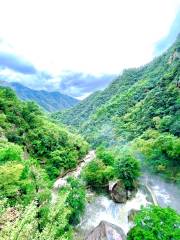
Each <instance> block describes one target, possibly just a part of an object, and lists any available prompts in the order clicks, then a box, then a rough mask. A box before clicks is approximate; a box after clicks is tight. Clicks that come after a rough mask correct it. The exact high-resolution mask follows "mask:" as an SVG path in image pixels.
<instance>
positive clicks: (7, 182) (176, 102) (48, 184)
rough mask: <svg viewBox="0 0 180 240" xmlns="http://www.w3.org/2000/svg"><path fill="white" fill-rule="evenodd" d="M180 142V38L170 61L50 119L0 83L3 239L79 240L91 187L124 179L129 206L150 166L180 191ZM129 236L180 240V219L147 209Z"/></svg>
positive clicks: (127, 73)
mask: <svg viewBox="0 0 180 240" xmlns="http://www.w3.org/2000/svg"><path fill="white" fill-rule="evenodd" d="M179 137H180V35H179V36H178V38H177V40H176V42H175V43H174V44H173V45H172V46H171V47H170V48H169V49H168V50H167V51H166V52H165V53H163V54H162V55H161V56H159V57H157V58H155V59H154V60H153V61H152V62H150V63H148V64H146V65H144V66H142V67H139V68H135V69H126V70H124V71H123V73H122V74H121V75H120V76H119V77H118V78H117V79H115V80H114V81H113V82H112V83H111V84H110V85H109V86H108V87H107V88H106V89H105V90H103V91H97V92H95V93H93V94H92V95H90V96H89V97H87V98H86V99H85V100H83V101H81V102H80V103H78V104H77V105H76V106H74V107H72V108H70V109H68V110H64V111H61V112H55V113H52V114H50V113H49V114H48V113H47V112H43V111H42V110H41V109H40V108H39V106H38V105H37V104H36V103H35V102H31V101H27V102H24V101H21V100H20V99H19V98H18V97H17V96H16V94H15V92H14V91H13V90H12V89H10V88H8V87H0V240H1V239H2V240H53V239H60V240H71V239H76V238H75V234H76V226H77V225H78V224H79V223H80V222H81V218H82V216H83V214H84V212H85V208H86V206H87V203H88V201H90V200H89V198H88V194H87V192H88V191H89V189H90V190H91V191H93V192H96V194H99V192H106V191H107V187H108V185H109V182H111V181H118V184H119V185H117V186H118V187H119V188H121V189H123V190H124V192H125V194H126V196H125V197H126V198H127V199H125V200H129V199H131V198H132V197H133V196H134V195H133V194H136V192H137V190H138V187H139V178H140V176H141V175H142V174H143V172H144V171H145V169H146V171H149V172H151V173H154V174H158V175H159V176H160V177H162V179H165V180H168V181H169V182H172V183H174V184H176V186H180V138H179ZM90 150H95V151H96V157H95V158H94V159H93V160H92V161H90V162H88V164H87V165H86V166H85V167H84V168H83V170H82V172H81V173H80V176H79V177H78V178H77V177H69V178H67V182H66V184H65V185H63V187H61V188H59V189H58V193H57V198H56V200H55V201H54V202H53V201H52V189H53V184H54V182H55V181H56V179H58V178H61V177H63V176H66V174H67V173H69V172H71V171H73V170H75V169H76V168H77V167H78V166H79V165H80V163H81V162H82V160H83V159H84V158H85V156H86V155H87V154H88V152H89V151H90ZM131 193H132V194H131ZM129 194H130V196H129ZM114 198H115V196H114ZM127 239H128V240H179V239H180V215H179V214H178V213H177V212H176V211H175V210H173V209H172V208H169V207H166V208H161V207H160V206H155V205H150V206H148V207H144V208H142V209H141V210H140V211H138V213H137V214H136V215H135V218H134V224H133V227H132V228H131V230H130V231H129V232H128V234H127ZM77 240H78V239H77Z"/></svg>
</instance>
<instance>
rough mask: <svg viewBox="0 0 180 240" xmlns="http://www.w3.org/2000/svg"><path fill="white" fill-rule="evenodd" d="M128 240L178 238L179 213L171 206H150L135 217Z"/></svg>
mask: <svg viewBox="0 0 180 240" xmlns="http://www.w3.org/2000/svg"><path fill="white" fill-rule="evenodd" d="M127 239H128V240H142V239H143V240H170V239H172V240H179V239H180V215H179V214H177V213H176V212H175V211H174V210H173V209H171V208H161V207H158V206H150V207H148V208H143V209H142V210H141V211H140V212H139V213H138V214H137V215H136V217H135V227H133V228H132V229H131V230H130V232H129V233H128V238H127Z"/></svg>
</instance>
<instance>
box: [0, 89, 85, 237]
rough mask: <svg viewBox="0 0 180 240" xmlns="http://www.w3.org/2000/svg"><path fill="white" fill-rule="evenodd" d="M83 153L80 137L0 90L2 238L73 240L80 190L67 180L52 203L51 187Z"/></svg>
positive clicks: (82, 194) (33, 106)
mask: <svg viewBox="0 0 180 240" xmlns="http://www.w3.org/2000/svg"><path fill="white" fill-rule="evenodd" d="M87 151H88V144H87V143H86V142H85V141H84V140H83V139H82V138H81V137H80V136H78V135H75V134H72V133H70V132H69V131H68V130H67V129H66V128H65V127H64V126H60V125H57V124H55V123H53V122H52V121H50V120H49V119H48V118H47V116H45V115H44V114H43V113H42V112H41V110H40V109H39V107H38V106H37V105H36V104H35V103H33V102H21V101H20V100H19V99H18V98H17V97H16V95H15V94H14V92H13V91H12V90H11V89H9V88H3V87H1V88H0V226H1V231H0V239H4V240H8V239H12V240H27V239H33V240H34V239H40V240H41V239H72V224H74V223H77V222H78V221H79V218H80V216H81V213H82V212H83V209H84V204H85V191H84V188H83V187H81V185H80V183H78V181H75V180H71V181H70V186H69V187H67V189H65V190H64V192H63V194H62V193H60V196H59V197H58V199H57V201H56V203H55V204H53V203H52V202H51V191H52V190H51V188H52V183H53V180H55V178H56V177H57V176H59V175H60V174H62V173H64V172H65V171H67V170H69V169H72V168H75V167H76V166H77V164H78V162H79V160H80V159H81V158H82V157H83V156H84V155H85V154H86V153H87ZM78 194H79V195H78Z"/></svg>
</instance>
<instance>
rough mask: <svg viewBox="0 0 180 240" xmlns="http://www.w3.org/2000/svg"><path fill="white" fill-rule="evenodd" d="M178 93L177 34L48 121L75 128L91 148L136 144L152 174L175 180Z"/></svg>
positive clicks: (179, 119)
mask: <svg viewBox="0 0 180 240" xmlns="http://www.w3.org/2000/svg"><path fill="white" fill-rule="evenodd" d="M179 88H180V35H178V37H177V40H176V42H175V43H174V44H173V45H172V46H171V47H170V48H169V49H168V50H167V51H166V52H165V53H164V54H162V55H161V56H159V57H157V58H155V59H154V60H153V61H152V62H150V63H148V64H146V65H145V66H142V67H139V68H134V69H127V70H124V72H123V73H122V75H120V76H119V77H118V78H117V79H115V80H114V81H113V82H112V83H111V84H110V85H109V87H107V88H106V89H105V90H104V91H102V92H96V93H94V94H92V95H91V96H89V97H88V98H87V99H85V100H83V101H82V102H81V103H79V104H78V105H76V106H75V107H73V108H71V109H69V110H66V111H62V112H59V113H54V114H52V117H53V118H55V119H56V120H58V121H59V122H62V123H64V124H67V125H70V126H73V127H75V128H77V129H78V131H79V132H80V133H81V134H83V135H84V136H85V137H86V139H87V141H88V142H90V143H91V145H92V146H93V147H96V146H99V145H105V146H112V145H114V146H119V147H120V146H121V147H122V146H123V145H124V144H127V143H128V146H130V145H136V148H137V149H136V150H137V151H138V152H141V153H143V155H144V156H145V157H146V159H147V162H148V164H149V165H151V167H153V168H154V169H156V171H160V172H161V173H162V172H163V171H164V173H167V172H168V174H169V176H170V178H172V179H176V180H177V179H179V180H180V178H179V177H178V171H179V170H178V169H180V164H179V163H178V161H176V160H177V159H180V153H179V152H178V150H177V149H180V139H179V136H180V124H179V123H180V91H179V90H180V89H179ZM121 147H120V148H121ZM175 149H176V150H175ZM172 152H173V154H172Z"/></svg>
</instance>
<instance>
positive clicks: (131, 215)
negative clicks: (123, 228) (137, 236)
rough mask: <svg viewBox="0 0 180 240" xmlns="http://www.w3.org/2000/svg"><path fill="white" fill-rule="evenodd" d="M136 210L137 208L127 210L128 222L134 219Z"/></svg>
mask: <svg viewBox="0 0 180 240" xmlns="http://www.w3.org/2000/svg"><path fill="white" fill-rule="evenodd" d="M137 212H138V210H136V209H131V210H130V211H129V212H128V222H133V221H134V218H135V216H136V214H137Z"/></svg>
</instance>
